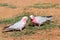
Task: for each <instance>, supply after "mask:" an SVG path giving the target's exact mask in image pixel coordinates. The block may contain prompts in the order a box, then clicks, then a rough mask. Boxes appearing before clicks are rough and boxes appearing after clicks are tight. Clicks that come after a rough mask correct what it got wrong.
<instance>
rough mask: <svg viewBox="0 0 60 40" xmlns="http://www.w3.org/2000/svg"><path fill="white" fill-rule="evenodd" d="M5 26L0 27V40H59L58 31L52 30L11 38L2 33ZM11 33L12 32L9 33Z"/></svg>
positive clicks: (56, 29) (57, 29)
mask: <svg viewBox="0 0 60 40" xmlns="http://www.w3.org/2000/svg"><path fill="white" fill-rule="evenodd" d="M5 26H6V25H1V26H0V39H1V40H60V31H59V30H60V29H59V28H52V29H50V30H49V29H47V30H37V31H36V33H35V34H32V35H24V36H20V37H11V36H9V34H7V36H6V33H5V34H4V33H2V31H3V28H4V27H5ZM9 33H12V32H9Z"/></svg>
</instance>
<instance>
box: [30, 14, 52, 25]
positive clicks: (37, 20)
mask: <svg viewBox="0 0 60 40" xmlns="http://www.w3.org/2000/svg"><path fill="white" fill-rule="evenodd" d="M30 19H31V22H32V23H33V24H38V25H39V26H40V25H42V24H44V23H45V22H46V21H48V20H51V19H53V17H52V16H34V15H30Z"/></svg>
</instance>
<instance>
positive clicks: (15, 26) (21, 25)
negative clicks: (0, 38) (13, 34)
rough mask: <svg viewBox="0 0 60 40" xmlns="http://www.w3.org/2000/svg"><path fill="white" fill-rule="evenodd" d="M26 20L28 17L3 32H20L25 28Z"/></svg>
mask: <svg viewBox="0 0 60 40" xmlns="http://www.w3.org/2000/svg"><path fill="white" fill-rule="evenodd" d="M27 20H28V17H27V16H24V17H23V18H22V19H21V20H20V21H18V22H16V23H15V24H13V25H10V26H9V27H8V28H6V29H5V30H4V31H10V30H20V31H21V30H22V29H23V28H24V27H25V25H26V22H27Z"/></svg>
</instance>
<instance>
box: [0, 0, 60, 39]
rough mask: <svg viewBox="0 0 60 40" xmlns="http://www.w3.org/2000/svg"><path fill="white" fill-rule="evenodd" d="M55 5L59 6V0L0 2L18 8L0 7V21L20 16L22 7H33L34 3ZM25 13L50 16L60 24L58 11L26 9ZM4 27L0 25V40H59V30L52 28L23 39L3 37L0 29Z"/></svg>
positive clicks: (11, 0)
mask: <svg viewBox="0 0 60 40" xmlns="http://www.w3.org/2000/svg"><path fill="white" fill-rule="evenodd" d="M38 2H40V3H55V4H60V0H0V3H8V4H12V5H16V6H17V7H18V8H16V9H11V8H8V7H0V19H3V18H9V17H12V16H15V15H18V14H21V13H22V12H23V11H24V7H26V6H29V5H33V4H35V3H38ZM25 11H26V12H30V13H34V14H35V15H52V16H54V17H55V20H57V22H58V23H60V9H54V8H53V9H52V8H49V9H35V8H28V9H26V10H25ZM5 26H6V25H0V40H60V36H59V35H60V29H59V28H54V29H51V30H52V31H48V30H42V31H37V33H36V34H33V35H31V36H23V37H16V38H15V37H9V36H8V37H4V34H3V33H2V29H3V28H4V27H5Z"/></svg>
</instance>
